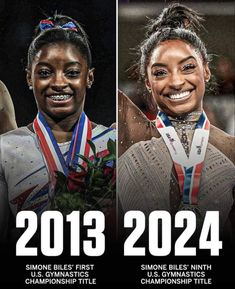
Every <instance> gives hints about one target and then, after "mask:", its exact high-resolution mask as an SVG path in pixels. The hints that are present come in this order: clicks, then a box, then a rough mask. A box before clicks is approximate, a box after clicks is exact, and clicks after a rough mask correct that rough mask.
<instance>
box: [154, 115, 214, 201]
mask: <svg viewBox="0 0 235 289" xmlns="http://www.w3.org/2000/svg"><path fill="white" fill-rule="evenodd" d="M156 127H157V129H158V131H159V133H160V134H161V136H162V138H163V140H164V142H165V144H166V146H167V148H168V150H169V152H170V155H171V158H172V160H173V163H174V167H175V170H176V173H177V176H178V182H179V188H180V192H181V194H182V196H183V202H184V203H185V204H194V205H196V204H197V203H198V192H199V186H200V176H201V171H202V168H203V162H204V159H205V154H206V149H207V144H208V139H209V130H210V122H209V120H208V118H207V116H206V114H205V112H204V111H203V112H202V114H201V115H200V117H199V120H198V123H197V125H196V128H195V132H194V136H193V140H192V145H191V150H190V153H189V156H187V154H186V152H185V150H184V148H183V146H182V144H181V141H180V139H179V137H178V134H177V132H176V131H175V129H174V127H173V126H172V124H171V122H170V120H169V118H168V117H167V115H166V114H165V113H164V112H162V111H160V112H159V113H158V117H157V119H156Z"/></svg>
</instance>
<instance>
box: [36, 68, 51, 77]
mask: <svg viewBox="0 0 235 289" xmlns="http://www.w3.org/2000/svg"><path fill="white" fill-rule="evenodd" d="M51 73H52V72H51V71H50V70H48V69H40V70H39V71H38V75H39V77H40V78H47V77H49V76H50V75H51Z"/></svg>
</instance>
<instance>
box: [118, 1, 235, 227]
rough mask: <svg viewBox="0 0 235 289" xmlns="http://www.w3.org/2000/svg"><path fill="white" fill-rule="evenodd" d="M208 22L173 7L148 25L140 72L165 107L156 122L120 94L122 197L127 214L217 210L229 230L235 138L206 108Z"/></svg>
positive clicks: (200, 213)
mask: <svg viewBox="0 0 235 289" xmlns="http://www.w3.org/2000/svg"><path fill="white" fill-rule="evenodd" d="M201 20H202V18H201V17H200V16H199V15H198V14H197V13H196V12H195V11H193V10H191V9H190V8H188V7H186V6H184V5H180V4H172V5H170V6H169V7H167V8H165V9H164V10H163V11H162V13H161V14H160V15H159V17H158V18H157V19H154V20H152V21H150V23H149V24H148V26H147V33H146V35H147V37H146V39H145V40H144V41H143V42H142V43H141V45H140V47H139V61H138V63H137V72H138V73H139V76H140V78H141V80H142V81H143V83H144V84H145V86H146V88H147V90H148V91H149V95H150V97H153V98H154V100H155V101H156V104H157V106H158V110H159V112H158V115H157V118H156V120H155V121H153V122H150V121H148V120H147V118H145V117H144V116H143V115H142V114H141V112H140V111H139V110H138V109H137V107H135V106H134V105H133V104H132V103H131V102H130V101H129V100H128V98H127V97H126V96H125V95H124V94H123V93H121V92H120V101H119V104H120V107H119V112H120V115H119V153H120V155H121V157H120V159H119V185H118V189H119V191H118V195H119V201H120V207H121V209H122V210H123V211H124V212H126V211H128V210H132V209H137V210H141V211H143V212H144V213H145V214H146V215H148V214H149V213H150V212H151V211H153V210H167V211H169V212H171V213H172V214H173V215H174V214H175V213H176V212H178V211H179V210H191V211H194V212H195V214H196V216H197V220H198V222H199V223H201V222H202V221H203V218H204V216H205V213H206V211H208V210H216V211H219V213H220V225H221V227H223V228H224V227H227V224H228V223H229V222H228V220H229V216H231V215H230V213H231V211H232V206H233V203H234V195H233V189H234V186H235V166H234V162H235V150H234V148H235V140H234V137H232V136H230V135H228V134H226V133H224V132H223V131H221V130H219V129H218V128H216V127H214V126H212V125H210V122H209V120H208V118H207V116H206V114H205V112H204V111H203V97H204V94H205V87H206V84H207V83H208V82H209V81H210V77H211V73H210V68H209V62H210V57H209V55H208V53H207V50H206V47H205V45H204V43H203V42H202V40H201V39H200V38H199V37H198V35H197V34H196V32H195V31H196V30H197V29H199V28H200V21H201ZM231 219H232V218H231Z"/></svg>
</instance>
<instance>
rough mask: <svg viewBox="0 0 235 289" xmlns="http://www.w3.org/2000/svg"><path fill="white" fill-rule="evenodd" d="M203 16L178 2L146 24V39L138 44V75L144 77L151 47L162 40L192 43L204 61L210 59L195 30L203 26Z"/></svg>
mask: <svg viewBox="0 0 235 289" xmlns="http://www.w3.org/2000/svg"><path fill="white" fill-rule="evenodd" d="M202 21H203V18H202V17H201V15H200V14H199V13H197V12H195V11H194V10H192V9H190V8H188V7H186V6H184V5H182V4H178V3H173V4H171V5H169V6H168V7H167V8H165V9H164V10H163V11H162V13H161V14H160V15H159V16H158V17H157V18H156V19H152V20H149V23H148V24H147V31H146V39H145V40H144V41H143V42H142V43H141V44H140V46H139V49H138V50H139V60H138V63H137V65H136V68H137V71H135V72H136V73H138V75H139V77H140V78H141V79H144V78H145V76H146V67H147V65H148V61H149V58H150V55H151V53H152V51H153V49H154V48H155V47H156V46H157V45H158V44H160V43H161V42H163V41H167V40H175V39H179V40H182V41H185V42H187V43H189V44H190V45H192V46H193V47H194V48H195V49H196V50H197V51H198V52H199V53H200V55H201V57H202V60H203V62H204V63H207V62H209V61H210V57H209V56H208V54H207V50H206V47H205V45H204V43H203V42H202V40H201V39H200V38H199V37H198V36H197V34H196V30H200V29H201V28H202V27H203V26H202V24H201V22H202Z"/></svg>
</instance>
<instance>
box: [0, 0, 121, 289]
mask: <svg viewBox="0 0 235 289" xmlns="http://www.w3.org/2000/svg"><path fill="white" fill-rule="evenodd" d="M0 19H1V20H0V22H1V29H0V37H1V43H0V52H1V53H0V199H1V200H0V250H1V256H2V258H1V262H0V269H1V270H0V284H1V285H3V286H4V285H5V286H13V287H15V286H17V288H24V287H27V288H31V286H34V287H35V285H47V286H48V287H47V288H51V286H52V285H61V284H69V285H71V286H72V287H73V286H75V287H77V286H83V285H94V287H95V288H98V287H99V288H101V287H100V286H105V284H109V283H110V282H111V280H112V272H111V268H109V267H110V266H109V265H108V264H109V259H110V258H111V251H112V244H113V243H114V242H115V234H116V135H117V134H116V129H115V124H116V1H115V0H113V1H109V0H104V1H97V0H94V1H77V0H71V1H69V2H68V1H64V0H60V1H53V2H50V1H44V0H42V1H33V0H29V1H25V0H19V1H1V5H0ZM77 257H79V258H77ZM93 257H99V258H93ZM6 260H10V262H11V267H10V269H9V267H8V266H6ZM101 264H102V266H101ZM103 269H105V270H104V271H103ZM109 270H110V272H109ZM107 273H108V274H107ZM111 283H112V282H111ZM103 288H104V287H103Z"/></svg>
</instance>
